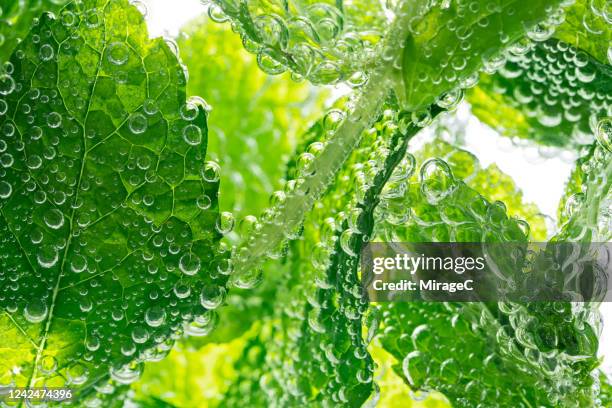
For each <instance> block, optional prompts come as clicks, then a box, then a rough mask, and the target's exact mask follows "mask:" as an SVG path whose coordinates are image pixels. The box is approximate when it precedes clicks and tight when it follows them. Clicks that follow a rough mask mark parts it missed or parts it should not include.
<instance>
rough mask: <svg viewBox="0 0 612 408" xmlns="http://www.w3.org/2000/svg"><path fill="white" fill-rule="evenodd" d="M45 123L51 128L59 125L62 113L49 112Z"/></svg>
mask: <svg viewBox="0 0 612 408" xmlns="http://www.w3.org/2000/svg"><path fill="white" fill-rule="evenodd" d="M47 125H48V126H49V127H50V128H53V129H55V128H58V127H60V126H61V125H62V115H60V114H59V113H57V112H51V113H50V114H49V115H48V116H47Z"/></svg>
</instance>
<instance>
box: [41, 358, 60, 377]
mask: <svg viewBox="0 0 612 408" xmlns="http://www.w3.org/2000/svg"><path fill="white" fill-rule="evenodd" d="M38 367H39V368H40V371H41V372H42V373H43V374H45V375H49V374H53V373H54V372H55V371H56V370H57V359H56V358H55V357H54V356H52V355H49V354H47V355H44V356H42V357H41V359H40V362H39V363H38Z"/></svg>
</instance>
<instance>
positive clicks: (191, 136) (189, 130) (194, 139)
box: [183, 125, 202, 146]
mask: <svg viewBox="0 0 612 408" xmlns="http://www.w3.org/2000/svg"><path fill="white" fill-rule="evenodd" d="M183 140H185V142H186V143H187V144H189V145H191V146H197V145H199V144H200V143H202V131H201V130H200V128H199V127H197V126H196V125H187V126H185V127H184V128H183Z"/></svg>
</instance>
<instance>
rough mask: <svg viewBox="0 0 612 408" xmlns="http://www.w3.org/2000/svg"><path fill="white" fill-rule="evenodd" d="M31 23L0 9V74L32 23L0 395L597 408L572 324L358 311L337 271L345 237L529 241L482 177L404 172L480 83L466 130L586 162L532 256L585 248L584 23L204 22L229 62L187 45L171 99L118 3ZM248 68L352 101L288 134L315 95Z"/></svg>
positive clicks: (434, 158) (362, 14)
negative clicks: (475, 121)
mask: <svg viewBox="0 0 612 408" xmlns="http://www.w3.org/2000/svg"><path fill="white" fill-rule="evenodd" d="M50 1H51V2H52V3H53V4H49V3H47V2H45V1H43V0H41V1H40V2H32V3H30V2H28V1H19V2H17V3H16V2H6V1H5V2H2V0H0V2H1V3H0V4H1V5H2V6H3V10H2V13H3V14H2V16H0V17H1V18H4V21H3V23H6V22H7V21H10V23H11V24H12V27H14V28H15V30H12V31H11V35H12V36H13V37H11V39H9V41H7V42H5V43H2V44H0V47H4V48H2V50H0V52H2V53H3V54H0V57H2V58H4V55H5V54H6V55H7V56H8V54H9V53H10V51H13V48H15V46H16V44H17V40H16V38H17V37H19V36H25V32H26V29H25V27H30V25H31V22H33V25H31V31H30V33H29V34H28V35H27V36H26V38H25V39H24V41H22V42H21V43H20V44H19V45H17V46H16V49H14V52H12V54H11V57H10V63H7V64H4V65H3V67H2V72H1V73H0V253H1V256H0V267H1V268H0V306H1V307H2V309H1V312H0V313H1V314H0V329H2V333H3V337H2V339H1V340H0V357H1V358H0V386H5V385H8V386H9V387H15V386H23V387H38V386H67V387H71V388H72V389H73V390H74V391H75V393H76V401H75V402H74V403H73V405H75V406H104V407H113V408H114V407H117V408H119V407H124V406H125V407H127V406H141V407H166V408H169V407H192V406H202V407H204V406H211V407H238V406H249V407H250V406H252V407H294V406H295V407H298V406H300V407H301V406H308V407H329V406H347V407H359V406H367V407H370V406H374V405H376V404H379V405H380V406H385V407H392V406H401V407H443V406H447V404H448V403H450V404H452V405H453V406H456V407H474V406H487V407H488V406H499V407H525V408H527V407H535V406H538V407H540V406H541V407H548V406H555V407H576V406H578V407H592V406H600V405H603V406H605V404H608V402H609V394H610V393H609V384H608V383H607V382H606V381H605V378H603V376H601V378H599V381H598V378H597V376H598V375H600V373H599V371H596V369H597V366H598V365H599V364H600V361H599V359H598V358H597V348H598V346H599V339H598V334H599V333H600V332H601V330H600V329H601V327H600V316H599V314H598V311H597V307H596V305H594V304H593V305H592V304H588V303H584V304H582V303H571V304H570V303H563V302H557V303H549V302H540V303H535V302H534V303H521V304H518V303H508V302H499V303H496V302H490V303H482V302H481V303H433V302H429V303H427V302H423V303H388V304H380V305H375V306H374V307H371V305H370V302H368V299H367V295H366V293H364V290H363V288H362V286H361V282H360V279H361V276H360V273H361V271H360V268H359V266H360V265H359V264H360V252H361V250H362V248H363V247H364V245H365V243H366V242H368V241H370V240H373V239H374V240H387V241H404V242H439V241H441V242H512V243H515V244H517V245H520V244H527V242H528V241H529V240H544V237H545V236H546V234H547V233H549V234H551V233H552V231H546V228H545V225H544V219H543V217H542V216H541V215H540V214H539V211H538V210H537V208H536V207H535V206H533V205H531V204H527V203H524V200H523V197H522V194H521V192H520V190H518V188H517V187H516V186H515V185H514V183H513V181H512V180H511V179H510V177H508V176H507V175H505V174H503V173H502V172H501V171H500V170H499V168H498V167H497V166H495V165H491V166H489V167H487V168H481V166H480V164H479V162H478V160H477V159H476V158H475V157H474V156H473V155H472V154H470V153H469V152H468V151H466V150H464V149H462V148H461V147H459V146H455V145H453V144H450V143H446V142H443V141H442V139H441V138H433V139H432V138H430V139H428V140H427V142H428V143H426V144H424V145H423V146H422V148H420V149H419V150H416V151H415V149H416V148H415V149H412V148H411V146H412V145H415V146H416V143H418V141H415V143H413V144H411V140H412V138H413V136H415V135H416V133H417V132H418V131H419V130H420V129H421V128H425V127H433V128H434V131H436V130H437V131H438V132H434V133H444V132H453V130H452V129H450V128H449V129H445V128H444V125H443V124H432V123H433V122H434V120H435V121H436V122H437V119H436V117H437V116H438V115H439V114H441V113H442V111H443V110H449V111H450V112H449V113H448V114H449V115H452V114H453V113H452V110H453V109H454V108H455V107H456V106H457V105H458V104H459V103H460V102H461V101H462V99H463V94H464V89H465V88H469V87H473V86H475V85H476V82H477V81H478V80H479V75H478V72H479V71H481V70H483V71H484V72H486V73H487V75H486V76H485V75H483V76H482V78H480V81H481V82H480V85H479V87H478V88H476V89H475V90H473V91H471V92H470V95H469V97H470V99H471V102H472V104H473V111H474V112H476V113H477V114H478V115H479V116H480V117H481V118H482V120H483V121H485V122H486V123H488V124H489V125H492V126H493V127H495V128H496V129H497V130H499V131H500V132H503V133H505V134H507V135H511V136H518V137H522V138H527V139H533V140H536V141H538V142H541V143H544V144H550V145H556V146H574V145H589V146H590V147H588V148H583V150H582V152H581V153H582V158H581V159H580V160H579V161H578V163H577V168H576V170H575V171H574V173H573V175H572V178H571V179H570V181H569V182H568V186H567V194H566V196H565V198H564V199H563V204H562V207H563V211H562V214H561V217H560V220H561V227H560V230H559V231H558V233H557V234H556V236H555V238H554V241H581V242H591V241H596V240H600V241H608V240H609V239H610V232H609V230H610V228H609V226H610V225H611V222H610V211H609V203H610V201H611V199H612V197H610V194H611V193H610V190H611V187H612V186H611V185H610V183H611V181H610V180H612V170H611V169H612V167H610V166H611V165H610V162H611V161H610V154H611V151H612V132H611V129H612V127H611V125H610V119H609V117H608V118H606V116H610V107H609V93H610V92H609V87H610V67H609V65H608V64H607V62H609V61H608V60H607V59H606V58H608V59H609V50H606V51H605V52H604V51H603V48H607V47H609V46H608V44H609V41H608V40H609V30H608V29H607V28H608V26H607V25H605V24H603V23H604V22H609V12H608V9H607V8H606V7H607V6H606V5H605V4H604V3H605V2H604V1H601V0H588V4H587V0H578V1H576V2H575V3H574V4H573V5H569V4H568V3H569V2H565V1H561V0H554V1H550V2H544V1H540V0H535V1H534V2H531V3H530V4H529V7H524V6H523V5H522V4H518V3H517V2H514V1H504V0H499V1H495V2H491V1H488V2H485V1H465V0H457V1H455V0H453V1H447V0H432V1H429V0H417V1H403V0H400V1H398V2H397V4H395V3H393V2H391V3H393V4H391V3H385V4H381V5H379V4H378V3H376V4H374V3H371V2H366V1H361V0H358V1H350V2H342V1H330V2H324V3H316V2H310V1H303V0H295V1H294V0H291V1H288V2H284V3H282V4H281V3H278V2H274V1H268V0H255V1H249V2H239V1H233V0H214V4H212V5H211V6H210V8H209V15H210V16H211V17H212V18H213V20H216V21H226V20H229V21H231V23H232V27H231V28H232V31H235V32H237V33H238V34H239V35H240V40H241V41H240V42H239V41H238V37H232V34H231V32H230V30H229V29H228V27H216V26H211V25H210V24H208V23H203V22H202V21H201V20H198V21H195V22H193V23H191V24H190V25H189V26H188V27H187V28H186V29H185V30H184V33H183V36H182V37H181V38H180V39H179V45H180V48H181V50H180V52H181V55H182V57H183V58H184V63H185V64H186V66H187V68H188V69H189V75H187V74H186V72H187V70H186V69H185V66H184V65H183V63H182V62H181V61H180V60H179V58H178V56H177V53H178V52H179V51H177V49H176V47H175V44H174V43H172V42H171V41H164V40H161V39H155V40H151V39H149V37H148V35H147V32H146V28H145V26H144V22H143V17H142V15H141V14H140V13H139V11H138V10H139V7H138V3H136V4H132V5H131V4H130V2H128V0H73V1H70V2H69V3H68V4H67V5H66V7H65V8H64V9H62V10H59V9H58V5H57V4H55V3H56V1H55V0H50ZM42 10H46V11H55V12H56V13H55V14H56V15H57V18H55V17H54V16H53V15H52V14H43V15H42V17H40V19H36V18H34V15H35V14H34V13H39V12H40V11H42ZM7 16H10V17H7ZM564 18H565V22H564ZM555 27H558V31H557V33H556V34H555V36H556V37H554V38H552V37H551V36H552V35H553V31H554V28H555ZM0 28H2V30H0V33H3V34H4V35H5V36H6V34H5V32H6V28H7V27H6V25H5V26H3V27H0ZM22 30H23V31H22ZM22 33H23V34H22ZM525 35H526V36H527V38H523V37H524V36H525ZM532 41H533V42H532ZM11 44H12V45H11ZM509 46H510V48H508V47H509ZM577 47H580V48H577ZM243 48H244V49H243ZM9 50H10V51H9ZM245 50H246V51H245ZM247 52H251V53H253V54H256V56H251V55H248V54H247ZM257 67H258V68H261V70H263V71H264V72H265V73H267V74H273V75H277V74H280V73H282V72H284V71H285V70H289V71H290V73H287V75H290V76H291V79H293V80H297V81H301V80H303V79H308V82H309V83H310V84H334V83H337V82H339V81H344V82H345V83H346V84H347V85H349V87H350V88H353V92H352V95H351V96H350V97H348V98H346V99H345V100H342V101H341V102H338V103H337V104H336V107H337V108H336V109H331V110H330V111H328V112H327V113H326V114H325V115H324V116H323V117H321V118H320V119H319V120H318V121H317V122H316V123H314V125H310V120H311V119H312V118H313V117H319V110H320V106H321V104H322V103H323V99H324V98H325V97H326V96H325V94H324V92H317V91H312V89H311V88H309V86H310V84H309V83H302V84H298V83H293V82H289V78H286V77H280V76H279V77H276V78H274V79H273V78H270V77H268V76H267V75H265V74H263V73H261V72H259V71H258V70H257ZM495 72H497V73H496V74H495ZM500 91H503V92H506V93H507V95H501V94H499V92H500ZM187 94H191V95H200V94H201V95H202V96H204V97H206V98H207V100H208V102H205V101H204V100H203V99H201V98H200V97H198V96H193V97H191V98H187ZM210 104H212V105H213V106H212V110H211V109H210V108H211V107H210ZM561 108H562V109H561ZM209 112H210V118H209V117H208V115H209ZM445 114H446V113H445ZM504 115H506V116H507V117H504ZM209 126H210V128H211V130H212V131H211V132H210V135H209V132H208V130H209ZM424 135H425V136H427V133H424ZM593 136H595V138H596V141H595V142H594V141H593ZM209 138H210V139H211V140H210V149H209V150H208V153H207V148H208V147H209ZM455 139H456V140H459V138H455ZM207 157H208V161H207ZM211 158H212V160H211ZM218 162H220V163H221V164H222V168H223V169H224V170H223V171H221V167H220V166H219V164H218ZM220 182H221V186H220ZM219 188H222V190H220V191H221V193H219ZM268 196H271V197H270V198H268ZM219 208H221V209H222V210H225V211H220V210H219ZM230 211H233V212H234V213H235V214H232V213H231V212H230ZM247 214H258V216H259V218H256V217H254V216H252V215H248V216H247ZM236 216H238V217H239V218H240V219H241V220H240V222H239V223H238V228H237V229H236V231H234V223H235V219H236ZM234 232H236V233H234ZM223 236H225V239H224V241H223V242H221V238H222V237H223ZM510 258H512V257H511V256H510V255H509V256H508V258H507V260H508V261H509V262H510V261H511V259H510ZM538 265H539V264H538ZM545 272H546V271H540V270H526V271H525V273H526V275H528V277H531V275H529V274H536V273H545ZM229 287H232V289H231V294H230V295H231V297H230V298H229V300H228V299H226V293H227V291H228V288H229ZM220 319H221V324H217V322H218V321H219V320H220ZM215 328H217V330H216V331H214V332H213V331H212V330H213V329H215ZM183 337H185V338H183ZM177 340H179V341H177ZM172 347H175V348H174V350H171V349H172ZM160 360H163V361H160ZM145 362H147V364H146V367H147V369H146V372H145V374H144V375H143V376H142V379H141V381H138V382H136V383H134V381H135V380H137V379H138V378H139V377H140V376H141V375H142V372H143V367H144V366H145V364H144V363H145ZM440 393H443V394H444V395H441V394H440ZM423 398H426V399H425V400H424V401H423V402H421V401H420V399H423ZM447 400H448V401H447ZM51 405H54V404H51Z"/></svg>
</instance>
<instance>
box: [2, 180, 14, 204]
mask: <svg viewBox="0 0 612 408" xmlns="http://www.w3.org/2000/svg"><path fill="white" fill-rule="evenodd" d="M12 193H13V187H11V185H10V184H9V183H7V182H6V181H4V180H3V181H0V198H1V199H3V200H6V199H7V198H9V197H10V196H11V194H12Z"/></svg>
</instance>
